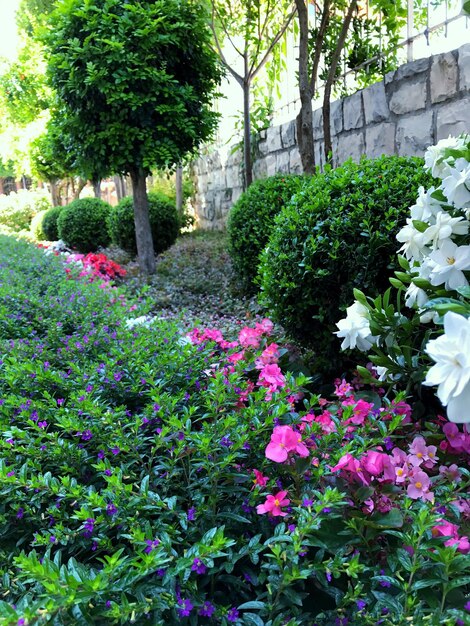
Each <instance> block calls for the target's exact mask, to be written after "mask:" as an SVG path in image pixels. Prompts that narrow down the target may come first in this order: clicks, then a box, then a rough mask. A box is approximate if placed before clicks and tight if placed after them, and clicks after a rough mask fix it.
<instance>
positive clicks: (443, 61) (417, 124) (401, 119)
mask: <svg viewBox="0 0 470 626" xmlns="http://www.w3.org/2000/svg"><path fill="white" fill-rule="evenodd" d="M331 128H332V143H333V153H334V164H335V165H338V164H340V163H342V162H344V161H345V160H347V159H348V158H352V159H354V160H356V161H357V160H358V159H360V157H361V155H363V154H365V155H367V156H368V157H372V158H373V157H378V156H381V155H382V154H399V155H418V156H422V155H423V153H424V150H425V149H426V148H427V147H428V146H429V145H431V144H433V143H435V142H436V141H438V140H439V139H443V138H445V137H448V136H449V135H450V134H452V135H455V134H459V133H461V132H463V131H467V132H470V44H466V45H465V46H462V47H461V48H459V49H458V50H454V51H453V52H448V53H446V54H440V55H436V56H433V57H430V58H426V59H419V60H417V61H413V62H412V63H407V64H406V65H402V66H401V67H399V68H398V69H397V70H396V71H394V72H390V73H389V74H387V75H386V76H385V78H384V80H383V81H381V82H379V83H376V84H374V85H371V86H370V87H367V88H366V89H362V90H361V91H358V92H357V93H355V94H354V95H352V96H349V97H347V98H344V99H342V100H338V101H336V102H333V103H332V105H331ZM314 137H315V160H316V163H317V165H320V166H322V165H323V164H324V151H323V122H322V111H321V109H318V110H316V111H315V112H314ZM256 151H257V157H256V159H255V162H254V167H253V173H254V177H255V178H263V177H265V176H271V175H273V174H275V173H276V172H291V173H300V172H301V162H300V156H299V151H298V148H297V143H296V130H295V120H292V121H290V122H287V123H285V124H282V125H281V126H274V127H271V128H268V129H267V130H266V131H263V133H262V135H261V137H260V141H259V143H258V146H257V150H256ZM241 164H242V153H241V151H240V150H237V151H235V152H230V151H228V154H227V155H225V154H224V152H223V151H218V152H214V153H212V154H209V155H207V156H202V157H200V158H199V159H198V160H197V161H195V163H194V166H193V173H194V177H195V183H196V214H197V216H198V218H199V224H200V226H201V227H202V228H212V229H215V228H218V229H221V228H224V226H225V223H226V219H227V215H228V212H229V210H230V207H231V206H232V204H233V203H234V202H235V201H236V200H237V199H238V198H239V197H240V194H241V193H242V190H243V174H242V167H241Z"/></svg>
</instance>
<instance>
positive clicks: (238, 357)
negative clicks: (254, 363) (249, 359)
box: [228, 350, 245, 363]
mask: <svg viewBox="0 0 470 626" xmlns="http://www.w3.org/2000/svg"><path fill="white" fill-rule="evenodd" d="M244 358H245V350H242V351H241V352H234V353H233V354H229V356H228V360H229V362H230V363H238V361H243V359H244Z"/></svg>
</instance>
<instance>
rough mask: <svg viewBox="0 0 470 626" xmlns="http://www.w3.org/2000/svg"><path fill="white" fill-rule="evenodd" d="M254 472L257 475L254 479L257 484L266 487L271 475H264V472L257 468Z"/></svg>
mask: <svg viewBox="0 0 470 626" xmlns="http://www.w3.org/2000/svg"><path fill="white" fill-rule="evenodd" d="M253 474H254V475H255V479H254V481H253V482H254V483H255V486H256V485H257V486H258V487H264V486H265V485H266V483H267V482H268V480H269V476H263V474H262V473H261V472H260V471H259V470H257V469H254V470H253Z"/></svg>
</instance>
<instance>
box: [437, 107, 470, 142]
mask: <svg viewBox="0 0 470 626" xmlns="http://www.w3.org/2000/svg"><path fill="white" fill-rule="evenodd" d="M436 130H437V132H436V141H439V139H447V137H448V136H449V135H459V134H460V133H470V97H467V98H464V99H463V100H457V101H456V102H452V103H450V104H446V105H443V106H442V107H441V108H440V109H439V110H438V112H437V123H436Z"/></svg>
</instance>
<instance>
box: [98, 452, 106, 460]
mask: <svg viewBox="0 0 470 626" xmlns="http://www.w3.org/2000/svg"><path fill="white" fill-rule="evenodd" d="M104 456H105V455H104V450H100V451H99V452H98V458H99V459H104Z"/></svg>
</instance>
